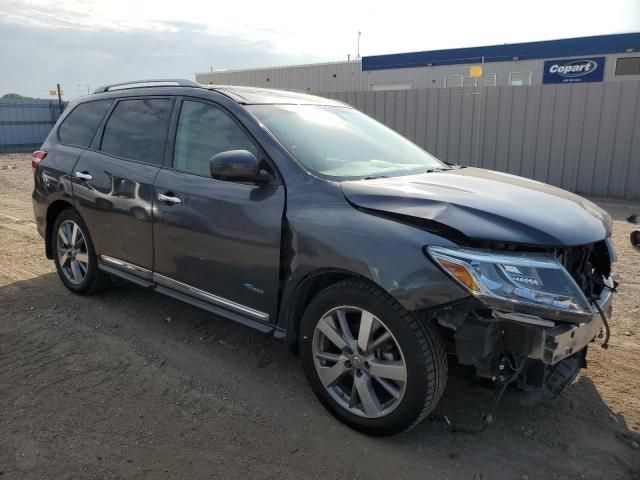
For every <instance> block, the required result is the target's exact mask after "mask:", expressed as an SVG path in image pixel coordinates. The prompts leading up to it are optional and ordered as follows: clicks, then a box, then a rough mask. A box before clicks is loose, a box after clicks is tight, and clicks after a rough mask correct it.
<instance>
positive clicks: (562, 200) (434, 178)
mask: <svg viewBox="0 0 640 480" xmlns="http://www.w3.org/2000/svg"><path fill="white" fill-rule="evenodd" d="M341 185H342V190H343V192H344V195H345V197H346V198H347V200H349V202H351V203H352V204H354V205H356V206H358V207H361V208H365V209H368V210H373V211H376V212H379V213H381V214H389V215H391V216H394V215H396V216H402V218H403V219H405V220H406V219H409V221H410V219H411V218H413V219H417V220H419V221H420V222H423V223H424V222H425V221H426V223H427V224H429V225H430V226H431V227H432V228H433V229H435V230H438V229H439V228H440V229H441V231H442V233H443V234H444V235H445V236H446V234H447V231H449V232H450V231H451V230H450V229H454V230H457V231H458V232H460V233H462V234H463V235H464V236H466V237H468V238H470V239H475V240H489V241H496V242H509V243H520V244H528V245H536V246H538V245H539V246H554V247H555V246H557V247H560V246H574V245H583V244H587V243H593V242H596V241H599V240H602V239H604V238H606V237H607V236H609V235H610V233H611V218H610V217H609V215H608V214H607V213H606V212H605V211H604V210H602V209H601V208H600V207H598V206H597V205H595V204H593V203H592V202H590V201H588V200H585V199H584V198H582V197H579V196H578V195H574V194H572V193H569V192H567V191H565V190H562V189H559V188H556V187H552V186H550V185H547V184H544V183H540V182H536V181H534V180H528V179H526V178H522V177H517V176H515V175H509V174H506V173H500V172H495V171H491V170H483V169H479V168H461V169H452V170H445V171H441V172H433V173H424V174H419V175H410V176H402V177H394V178H380V179H372V180H358V181H345V182H342V184H341Z"/></svg>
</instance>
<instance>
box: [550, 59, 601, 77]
mask: <svg viewBox="0 0 640 480" xmlns="http://www.w3.org/2000/svg"><path fill="white" fill-rule="evenodd" d="M603 77H604V57H593V58H571V59H569V60H566V59H565V60H547V61H546V62H544V75H543V77H542V83H581V82H601V81H602V79H603Z"/></svg>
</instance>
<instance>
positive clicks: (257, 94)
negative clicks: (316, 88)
mask: <svg viewBox="0 0 640 480" xmlns="http://www.w3.org/2000/svg"><path fill="white" fill-rule="evenodd" d="M204 87H205V88H207V89H209V90H213V91H216V92H219V93H222V94H223V95H226V96H228V97H230V98H232V99H233V100H235V101H236V102H238V103H242V104H245V105H254V104H294V105H334V106H345V105H346V104H344V103H343V102H339V101H337V100H332V99H330V98H324V97H318V96H316V95H309V94H307V93H301V92H296V91H294V90H278V89H275V88H258V87H241V86H233V85H204Z"/></svg>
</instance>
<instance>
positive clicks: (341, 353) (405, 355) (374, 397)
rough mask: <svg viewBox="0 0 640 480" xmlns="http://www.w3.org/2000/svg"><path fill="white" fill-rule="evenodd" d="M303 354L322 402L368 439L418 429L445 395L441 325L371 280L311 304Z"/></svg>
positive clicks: (344, 285) (341, 286) (331, 290)
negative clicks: (421, 316)
mask: <svg viewBox="0 0 640 480" xmlns="http://www.w3.org/2000/svg"><path fill="white" fill-rule="evenodd" d="M300 348H301V356H302V363H303V367H304V370H305V373H306V376H307V379H308V380H309V383H310V384H311V387H312V389H313V391H314V393H315V394H316V395H317V397H318V398H319V400H320V401H321V402H322V404H323V405H324V406H325V407H326V408H327V409H328V410H329V411H330V412H331V413H332V414H333V415H334V416H335V417H337V418H338V419H339V420H341V421H342V422H344V423H345V424H347V425H349V426H350V427H352V428H354V429H356V430H359V431H361V432H363V433H367V434H370V435H393V434H396V433H400V432H403V431H405V430H408V429H410V428H412V427H413V426H415V425H416V424H418V423H419V422H420V421H421V420H422V419H423V418H424V417H425V416H426V415H427V414H429V412H431V411H432V410H433V408H434V407H435V406H436V404H437V403H438V401H439V400H440V397H441V396H442V393H443V391H444V386H445V383H446V379H447V363H446V354H445V350H444V346H443V344H442V340H441V338H440V334H439V332H438V331H437V329H436V327H435V325H433V324H430V323H427V322H425V321H423V320H420V319H418V318H416V317H415V316H414V315H413V314H411V313H410V312H407V311H406V310H405V309H404V308H402V306H401V305H400V304H399V303H398V302H396V301H395V300H394V299H393V298H392V297H391V296H389V295H388V294H386V293H385V292H384V291H382V290H380V289H379V288H377V287H376V286H374V285H371V284H369V283H368V282H365V281H359V280H347V281H343V282H340V283H337V284H335V285H332V286H330V287H328V288H326V289H325V290H323V291H322V292H320V293H319V294H318V295H317V296H316V297H315V298H314V299H313V300H312V301H311V303H310V304H309V306H308V307H307V309H306V311H305V314H304V316H303V319H302V324H301V326H300Z"/></svg>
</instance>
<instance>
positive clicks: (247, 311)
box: [100, 255, 269, 322]
mask: <svg viewBox="0 0 640 480" xmlns="http://www.w3.org/2000/svg"><path fill="white" fill-rule="evenodd" d="M100 261H101V262H104V263H105V264H106V265H110V266H112V267H117V268H119V269H121V270H125V271H128V272H129V273H132V274H134V275H136V276H138V277H140V278H143V279H145V280H150V281H152V282H155V283H157V284H158V285H162V286H163V287H167V288H171V289H173V290H176V291H178V292H181V293H184V294H186V295H190V296H192V297H195V298H197V299H199V300H202V301H205V302H207V303H211V304H213V305H217V306H218V307H222V308H225V309H227V310H231V311H233V312H235V313H239V314H241V315H245V316H247V317H250V318H252V319H254V320H258V321H260V322H267V321H268V320H269V314H268V313H264V312H261V311H260V310H256V309H254V308H251V307H247V306H246V305H242V304H240V303H236V302H234V301H232V300H228V299H226V298H223V297H219V296H218V295H214V294H213V293H209V292H205V291H204V290H200V289H199V288H196V287H193V286H191V285H187V284H186V283H182V282H179V281H178V280H174V279H173V278H169V277H165V276H164V275H160V274H159V273H154V272H152V271H151V270H149V269H147V268H143V267H139V266H138V265H134V264H133V263H129V262H126V261H124V260H120V259H119V258H114V257H110V256H109V255H100Z"/></svg>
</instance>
